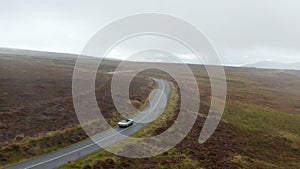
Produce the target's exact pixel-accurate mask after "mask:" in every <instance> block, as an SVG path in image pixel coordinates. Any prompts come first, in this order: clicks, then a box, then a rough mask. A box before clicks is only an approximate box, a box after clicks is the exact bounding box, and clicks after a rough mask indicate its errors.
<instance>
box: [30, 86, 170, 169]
mask: <svg viewBox="0 0 300 169" xmlns="http://www.w3.org/2000/svg"><path fill="white" fill-rule="evenodd" d="M159 81H160V80H159ZM160 82H162V81H160ZM162 84H163V91H164V90H165V82H163V83H162ZM163 94H164V92H162V94H161V95H160V97H159V99H158V101H159V100H160V98H161V97H162V95H163ZM158 101H157V104H155V107H156V106H157V105H158ZM151 107H152V105H151ZM147 116H148V115H147ZM147 116H145V117H147ZM145 117H144V118H145ZM144 118H142V120H143V119H144ZM137 124H138V123H136V124H133V125H132V126H135V125H137ZM116 128H117V127H115V128H114V129H111V130H115V129H116ZM128 129H130V128H126V129H124V130H121V131H120V132H118V131H116V130H115V131H116V132H117V133H116V134H113V135H110V136H108V137H105V138H103V139H100V140H98V141H95V142H93V143H92V144H89V145H86V146H84V147H81V148H78V149H76V150H73V151H70V152H68V153H65V154H62V155H59V156H57V157H54V158H51V159H49V160H46V161H43V162H40V163H37V164H34V165H31V166H29V167H26V168H25V169H29V168H33V167H36V166H39V165H42V164H45V163H48V162H50V161H53V160H56V159H58V158H61V157H64V156H66V155H69V154H72V153H75V152H77V151H80V150H83V149H85V148H88V147H90V146H92V145H98V144H97V143H99V142H101V141H104V140H106V139H108V138H111V137H113V136H116V135H118V134H120V133H122V132H124V131H127V130H128ZM111 130H109V131H111ZM109 131H107V132H109ZM103 134H104V133H103ZM90 140H92V141H94V140H93V139H90ZM86 141H88V140H86ZM99 147H100V146H99ZM58 151H59V150H58Z"/></svg>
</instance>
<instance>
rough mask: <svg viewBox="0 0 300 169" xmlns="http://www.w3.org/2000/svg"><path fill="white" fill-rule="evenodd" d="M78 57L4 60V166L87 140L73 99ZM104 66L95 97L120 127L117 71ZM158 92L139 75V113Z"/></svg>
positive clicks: (134, 90) (133, 92)
mask: <svg viewBox="0 0 300 169" xmlns="http://www.w3.org/2000/svg"><path fill="white" fill-rule="evenodd" d="M75 61H76V60H75V58H74V57H73V58H69V57H68V58H65V57H54V58H53V57H52V58H50V57H37V56H26V55H23V56H15V55H1V56H0V74H1V75H0V86H1V88H0V117H1V118H0V166H3V165H6V164H10V163H14V162H18V161H20V160H23V159H27V158H32V157H34V156H38V155H42V154H44V153H48V152H51V151H53V150H55V149H58V148H62V147H65V146H68V145H71V144H73V143H76V142H79V141H81V140H83V139H86V138H87V135H86V134H85V133H84V131H83V130H82V129H81V128H80V125H79V122H78V119H77V116H76V113H75V111H74V108H73V100H72V89H71V86H72V75H73V68H74V64H75ZM113 62H114V61H107V62H106V61H105V65H106V66H101V68H102V69H101V70H100V69H99V73H98V74H97V80H96V96H97V101H98V104H99V107H100V108H101V110H102V113H103V115H104V117H105V118H106V119H107V120H108V122H110V124H112V125H115V124H116V122H117V121H118V120H119V119H120V118H121V116H120V114H119V113H117V111H116V109H115V107H114V105H113V101H112V98H111V94H110V83H111V78H112V75H109V74H107V73H106V72H107V71H110V70H113V69H111V67H110V64H111V63H113ZM153 87H154V82H153V81H152V79H149V78H146V77H144V76H143V75H139V76H137V77H136V78H135V79H134V80H133V81H132V85H131V87H130V98H131V100H132V103H133V105H134V106H135V107H136V108H139V107H141V106H143V104H144V102H145V101H146V100H147V97H148V95H149V93H150V92H151V91H152V89H153Z"/></svg>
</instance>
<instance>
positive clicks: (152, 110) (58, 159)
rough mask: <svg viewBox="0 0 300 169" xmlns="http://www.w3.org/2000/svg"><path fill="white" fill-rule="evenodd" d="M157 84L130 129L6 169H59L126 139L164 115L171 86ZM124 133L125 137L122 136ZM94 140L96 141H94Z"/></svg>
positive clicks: (162, 82)
mask: <svg viewBox="0 0 300 169" xmlns="http://www.w3.org/2000/svg"><path fill="white" fill-rule="evenodd" d="M154 80H155V82H156V83H157V86H158V88H157V90H156V91H154V92H155V93H154V94H153V97H152V99H151V100H150V103H149V104H148V105H147V106H146V107H145V108H144V109H143V110H142V111H141V112H140V113H139V114H138V115H137V116H135V118H133V120H134V121H135V123H134V124H133V125H132V126H130V127H128V128H125V129H123V128H119V127H115V128H112V129H110V130H108V131H105V132H103V133H101V134H98V135H97V136H94V137H93V138H92V139H87V140H84V141H82V142H79V143H77V144H74V145H72V146H69V147H66V148H63V149H60V150H57V151H54V152H52V153H49V154H46V155H43V156H40V157H37V158H34V159H31V160H28V161H25V162H21V163H18V164H16V165H13V166H9V167H6V168H5V169H24V168H26V169H27V168H28V169H29V168H34V169H52V168H56V167H59V166H61V165H63V164H65V163H67V162H68V161H72V160H76V159H78V158H81V157H83V156H86V155H88V154H91V153H93V152H96V151H99V150H101V149H103V147H106V146H109V145H112V144H114V143H116V142H118V141H120V140H122V139H124V138H125V137H124V136H123V135H126V136H130V135H132V134H134V133H135V132H137V131H138V130H140V129H142V128H143V127H145V126H146V125H147V124H148V123H149V122H151V121H153V120H155V119H156V118H157V117H159V116H160V114H161V113H163V111H164V109H165V108H166V106H167V101H168V96H169V93H170V85H169V83H168V82H166V81H165V80H161V79H154ZM136 122H139V123H136ZM120 133H122V134H123V135H121V134H120ZM93 140H94V141H93Z"/></svg>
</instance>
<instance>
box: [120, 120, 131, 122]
mask: <svg viewBox="0 0 300 169" xmlns="http://www.w3.org/2000/svg"><path fill="white" fill-rule="evenodd" d="M128 121H129V120H121V122H122V123H126V122H128Z"/></svg>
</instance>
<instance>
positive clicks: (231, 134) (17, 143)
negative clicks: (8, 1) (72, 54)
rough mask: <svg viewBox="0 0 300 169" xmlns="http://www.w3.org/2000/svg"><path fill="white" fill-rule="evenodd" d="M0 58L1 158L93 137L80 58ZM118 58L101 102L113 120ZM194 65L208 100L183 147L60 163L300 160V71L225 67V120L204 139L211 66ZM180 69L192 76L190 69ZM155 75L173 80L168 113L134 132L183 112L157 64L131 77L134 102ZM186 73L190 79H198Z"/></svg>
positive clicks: (295, 163)
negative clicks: (82, 119)
mask: <svg viewBox="0 0 300 169" xmlns="http://www.w3.org/2000/svg"><path fill="white" fill-rule="evenodd" d="M0 59H1V62H0V64H1V65H0V70H1V71H0V73H1V76H0V78H1V81H0V83H1V88H0V90H1V91H0V96H1V97H0V104H1V105H0V112H1V114H0V116H1V119H0V120H1V121H0V130H1V133H0V134H1V140H0V141H1V144H0V145H1V150H0V151H1V153H0V166H4V165H7V164H11V163H15V162H17V161H20V160H23V159H28V158H32V157H34V156H37V155H39V154H43V153H47V152H50V151H53V150H55V149H58V148H62V147H65V146H67V145H70V144H73V143H75V142H78V141H79V140H83V139H85V138H86V137H87V136H86V135H85V134H84V132H83V131H82V130H81V129H80V127H79V126H78V121H77V118H76V114H75V112H74V110H73V104H72V97H71V78H72V71H73V66H74V63H75V60H74V59H72V58H55V59H49V58H44V57H29V56H22V57H20V56H1V57H0ZM117 64H118V62H117V61H107V62H105V63H104V64H103V66H102V67H101V68H103V70H102V69H101V70H99V72H98V77H97V80H96V84H97V86H96V88H97V90H96V94H97V99H98V101H99V106H100V107H102V108H103V109H104V110H105V112H106V113H105V114H104V115H105V117H106V118H107V119H108V121H110V122H111V124H114V123H115V122H116V121H118V119H119V118H120V117H119V116H118V113H116V110H115V108H114V106H113V103H112V100H111V96H110V93H109V91H110V90H108V89H109V87H110V80H111V75H108V74H106V73H105V72H107V71H112V70H114V68H115V67H116V65H117ZM135 64H138V63H135ZM175 67H176V66H175ZM190 68H191V69H192V71H193V72H194V75H195V77H196V80H197V82H198V85H199V91H200V95H201V103H200V105H201V107H200V110H199V112H198V118H197V121H196V123H195V125H194V127H193V128H192V130H191V131H190V133H189V135H188V136H187V137H186V138H185V139H184V140H183V141H182V142H180V143H179V144H178V145H177V146H176V147H174V148H173V149H171V150H170V151H168V152H166V153H163V154H161V155H158V156H155V157H150V158H144V159H130V158H125V157H120V156H116V155H114V154H111V153H109V152H106V151H105V150H101V151H99V152H96V153H93V154H91V155H89V156H86V157H83V158H81V159H78V160H76V161H72V162H69V163H67V164H66V165H64V166H62V167H61V168H85V169H88V168H171V167H172V168H264V169H265V168H295V169H297V168H300V162H299V161H300V160H299V159H300V107H299V105H300V85H299V84H300V77H299V73H300V72H299V71H292V70H275V69H274V70H271V69H266V70H262V69H253V68H234V67H225V72H226V76H227V85H228V91H227V102H226V108H225V112H224V114H223V117H222V121H221V123H220V124H219V126H218V128H217V130H216V132H215V133H214V134H213V135H212V137H211V138H210V139H209V140H208V141H207V142H205V143H203V144H199V142H198V137H199V133H200V131H201V128H202V126H203V123H204V121H205V118H206V115H207V113H208V110H209V103H210V93H211V90H210V82H209V78H208V75H207V73H206V71H205V68H204V67H203V66H200V65H190ZM178 73H180V72H179V71H178ZM181 76H182V78H183V79H184V78H186V76H185V75H184V74H182V75H181ZM149 77H155V78H161V79H166V80H168V81H170V82H171V84H173V85H172V86H173V87H172V92H171V95H170V100H169V102H168V107H167V108H166V109H165V112H164V113H163V114H162V115H161V117H159V118H158V119H157V120H155V121H154V122H153V123H151V124H149V126H147V127H146V128H144V129H142V130H140V131H139V132H138V133H136V134H134V137H141V136H153V135H156V134H159V133H161V132H163V131H165V130H166V129H167V128H168V127H169V126H170V125H172V123H173V122H174V120H175V119H176V117H177V113H178V112H179V107H180V105H179V103H180V94H179V93H178V92H179V90H178V88H177V87H176V82H175V81H174V79H173V78H172V77H170V76H169V75H168V74H166V73H163V72H161V71H158V70H149V71H146V72H143V73H141V74H139V76H138V77H137V78H135V80H134V81H133V82H132V84H131V88H130V89H131V90H130V96H131V99H132V100H135V101H134V104H135V106H136V107H140V106H142V105H143V103H144V102H145V101H146V100H147V97H148V95H149V93H150V92H151V90H152V89H153V88H154V86H155V84H153V81H152V80H151V79H150V78H149ZM185 81H186V83H187V84H188V83H189V82H190V81H191V79H185ZM104 100H105V102H104ZM123 151H125V150H123Z"/></svg>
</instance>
